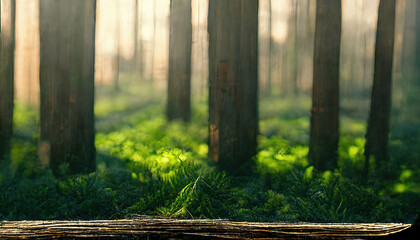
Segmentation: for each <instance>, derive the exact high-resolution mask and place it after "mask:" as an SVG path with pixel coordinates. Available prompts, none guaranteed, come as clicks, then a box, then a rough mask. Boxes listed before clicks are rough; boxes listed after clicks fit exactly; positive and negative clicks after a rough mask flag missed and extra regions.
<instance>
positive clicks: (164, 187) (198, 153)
mask: <svg viewBox="0 0 420 240" xmlns="http://www.w3.org/2000/svg"><path fill="white" fill-rule="evenodd" d="M122 86H124V85H123V84H122ZM153 93H154V94H153ZM155 94H156V92H154V90H151V87H150V86H142V85H138V86H137V85H133V87H130V88H121V89H120V91H119V92H118V93H117V92H114V91H113V90H112V89H111V88H110V87H106V86H101V87H99V88H98V93H97V100H96V108H95V113H96V123H97V124H96V130H97V134H96V147H97V152H98V154H97V171H96V172H95V173H92V174H89V175H80V176H73V177H69V178H68V179H55V178H54V177H53V176H52V174H51V172H50V171H49V170H47V169H43V168H42V167H40V166H41V165H40V163H39V159H38V156H37V148H36V144H37V134H36V132H37V129H36V124H37V123H38V120H37V119H38V117H37V114H36V110H35V109H30V108H27V107H24V106H23V105H20V104H19V105H17V108H16V114H15V116H18V117H17V118H16V119H15V126H16V128H17V131H16V133H17V134H16V136H15V138H14V140H13V149H12V153H11V161H10V163H11V164H6V163H3V165H4V166H2V168H1V169H2V171H1V172H0V219H2V220H24V219H27V220H29V219H115V218H124V217H131V216H137V215H139V214H140V215H144V214H146V215H152V216H165V217H177V218H224V219H233V220H239V221H283V222H284V221H286V222H295V221H305V222H407V223H409V222H412V221H413V220H414V219H415V217H416V213H417V212H418V211H419V209H418V208H417V204H418V202H419V201H420V184H419V183H420V168H419V166H420V158H419V153H418V151H417V147H418V146H419V143H420V131H418V130H416V129H417V128H416V126H412V125H409V124H401V125H398V126H400V127H399V128H398V129H396V131H394V132H393V133H392V134H391V139H390V154H391V161H390V162H389V166H388V168H386V169H385V170H381V171H374V172H372V174H371V176H370V178H369V179H368V181H367V182H366V181H365V180H364V179H363V178H362V177H361V174H362V170H363V164H364V160H363V151H364V132H365V128H366V126H365V123H364V120H363V119H360V118H351V117H350V116H348V115H346V113H343V114H342V116H341V124H340V131H341V137H340V146H339V168H338V169H336V170H335V171H333V172H325V173H318V172H316V171H314V169H313V167H312V166H310V165H309V163H308V160H307V154H308V142H309V109H310V100H309V99H308V98H305V97H300V98H299V99H298V100H293V99H281V98H279V97H277V98H276V97H271V98H268V99H262V100H261V102H260V113H261V117H260V119H261V121H260V131H261V134H260V136H259V145H258V154H257V155H256V156H255V158H254V161H255V169H250V173H252V174H251V175H250V176H247V177H232V176H228V175H226V173H224V172H220V171H218V170H217V168H216V166H215V165H214V163H211V162H209V161H208V158H207V153H208V146H207V141H208V127H207V118H208V117H207V107H206V104H205V103H203V102H202V101H201V102H200V101H194V104H193V111H194V114H193V117H192V122H191V124H184V123H181V122H171V123H168V122H167V121H166V120H165V117H164V101H162V98H157V97H151V95H153V96H156V95H155Z"/></svg>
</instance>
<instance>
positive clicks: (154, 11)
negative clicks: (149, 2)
mask: <svg viewBox="0 0 420 240" xmlns="http://www.w3.org/2000/svg"><path fill="white" fill-rule="evenodd" d="M156 1H157V0H153V38H152V73H151V81H152V82H153V81H154V80H155V47H156V14H157V11H156Z"/></svg>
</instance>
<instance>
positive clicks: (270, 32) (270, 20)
mask: <svg viewBox="0 0 420 240" xmlns="http://www.w3.org/2000/svg"><path fill="white" fill-rule="evenodd" d="M271 1H272V0H268V12H269V13H268V14H269V18H268V39H269V40H268V41H269V42H268V83H267V88H268V95H271V93H272V90H271V70H272V68H271V64H272V63H271V61H272V54H273V8H272V2H271Z"/></svg>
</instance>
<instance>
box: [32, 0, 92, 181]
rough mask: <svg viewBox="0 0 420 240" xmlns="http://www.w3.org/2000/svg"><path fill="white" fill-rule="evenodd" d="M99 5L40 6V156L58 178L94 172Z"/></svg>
mask: <svg viewBox="0 0 420 240" xmlns="http://www.w3.org/2000/svg"><path fill="white" fill-rule="evenodd" d="M95 14H96V1H95V0H72V1H67V0H41V1H40V32H41V35H40V37H41V39H40V47H41V49H40V54H41V61H40V69H41V71H40V86H41V133H40V135H41V139H40V141H41V142H40V152H41V153H42V157H43V158H44V160H45V161H47V162H46V164H49V165H50V166H51V168H52V170H53V173H54V175H56V176H63V175H65V174H74V173H86V172H91V171H94V170H95V147H94V119H93V118H94V117H93V100H94V52H95V45H94V43H95Z"/></svg>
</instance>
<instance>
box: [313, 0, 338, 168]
mask: <svg viewBox="0 0 420 240" xmlns="http://www.w3.org/2000/svg"><path fill="white" fill-rule="evenodd" d="M340 39H341V1H329V0H318V1H317V6H316V29H315V49H314V73H313V90H312V111H311V131H310V149H309V160H310V162H311V164H313V165H314V167H315V169H317V170H320V171H324V170H332V169H334V168H336V167H337V147H338V108H339V106H338V96H339V93H338V89H339V67H340V64H339V60H340Z"/></svg>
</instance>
